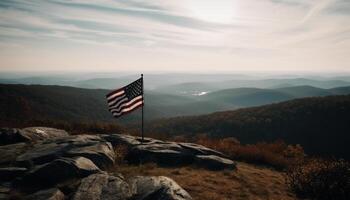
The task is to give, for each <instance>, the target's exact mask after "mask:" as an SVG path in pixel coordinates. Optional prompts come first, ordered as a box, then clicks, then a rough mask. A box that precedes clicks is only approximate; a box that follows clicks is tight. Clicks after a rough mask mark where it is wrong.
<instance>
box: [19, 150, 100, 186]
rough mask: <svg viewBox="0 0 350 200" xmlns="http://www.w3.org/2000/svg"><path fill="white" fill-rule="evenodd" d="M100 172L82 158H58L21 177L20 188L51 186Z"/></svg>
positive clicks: (91, 163)
mask: <svg viewBox="0 0 350 200" xmlns="http://www.w3.org/2000/svg"><path fill="white" fill-rule="evenodd" d="M100 171H101V170H100V169H99V168H98V167H97V166H96V165H95V164H94V163H93V162H91V160H89V159H87V158H84V157H76V158H59V159H56V160H54V161H52V162H50V163H47V164H44V165H39V166H36V167H34V168H33V169H32V170H31V171H30V172H28V174H27V175H26V176H24V177H23V180H22V182H21V183H20V185H22V186H44V187H46V186H52V185H56V184H58V183H62V182H65V181H69V180H72V179H75V178H82V177H86V176H88V175H90V174H93V173H97V172H100Z"/></svg>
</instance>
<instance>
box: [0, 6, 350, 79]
mask: <svg viewBox="0 0 350 200" xmlns="http://www.w3.org/2000/svg"><path fill="white" fill-rule="evenodd" d="M0 70H3V71H11V70H16V71H33V70H35V71H37V70H46V71H50V70H53V71H66V70H73V71H81V70H84V71H114V70H115V71H119V70H123V71H127V70H131V71H157V70H160V71H186V70H188V71H201V72H210V71H251V70H252V71H264V70H268V71H350V0H110V1H108V0H86V1H83V0H46V1H44V0H42V1H35V0H27V1H25V0H23V1H15V0H13V1H9V0H1V1H0Z"/></svg>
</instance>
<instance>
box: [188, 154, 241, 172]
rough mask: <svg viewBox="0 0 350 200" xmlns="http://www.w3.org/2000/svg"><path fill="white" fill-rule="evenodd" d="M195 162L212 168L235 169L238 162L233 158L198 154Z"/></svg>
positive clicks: (200, 165)
mask: <svg viewBox="0 0 350 200" xmlns="http://www.w3.org/2000/svg"><path fill="white" fill-rule="evenodd" d="M195 164H196V165H198V166H199V167H205V168H207V169H210V170H224V169H230V170H233V169H235V168H236V163H235V162H233V161H232V160H230V159H226V158H222V157H219V156H215V155H208V156H206V155H198V156H196V158H195Z"/></svg>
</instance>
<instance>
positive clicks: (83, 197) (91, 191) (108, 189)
mask: <svg viewBox="0 0 350 200" xmlns="http://www.w3.org/2000/svg"><path fill="white" fill-rule="evenodd" d="M130 197H131V192H130V188H129V185H128V183H127V182H126V181H125V180H124V178H123V177H122V176H121V175H120V176H111V175H108V174H106V173H99V174H93V175H90V176H88V177H86V178H84V179H83V180H82V181H81V184H80V186H79V188H78V190H77V192H76V193H75V195H74V197H73V200H127V199H130Z"/></svg>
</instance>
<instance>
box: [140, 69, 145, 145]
mask: <svg viewBox="0 0 350 200" xmlns="http://www.w3.org/2000/svg"><path fill="white" fill-rule="evenodd" d="M141 79H142V101H143V105H142V124H141V128H142V130H141V135H142V142H143V107H145V104H144V103H145V97H144V92H143V74H141Z"/></svg>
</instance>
